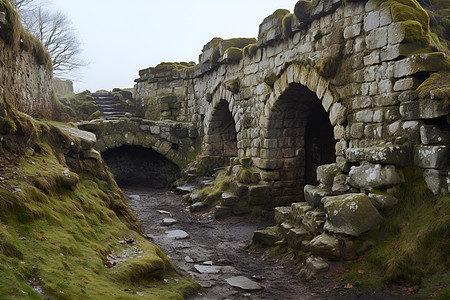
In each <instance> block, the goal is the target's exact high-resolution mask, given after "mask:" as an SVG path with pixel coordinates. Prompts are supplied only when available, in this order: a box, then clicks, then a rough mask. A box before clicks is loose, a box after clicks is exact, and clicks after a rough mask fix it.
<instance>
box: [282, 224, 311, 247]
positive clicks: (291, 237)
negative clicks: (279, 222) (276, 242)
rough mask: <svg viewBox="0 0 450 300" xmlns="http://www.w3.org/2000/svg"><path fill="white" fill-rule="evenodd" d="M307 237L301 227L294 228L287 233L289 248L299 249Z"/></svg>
mask: <svg viewBox="0 0 450 300" xmlns="http://www.w3.org/2000/svg"><path fill="white" fill-rule="evenodd" d="M308 236H309V233H308V232H307V231H306V230H305V229H304V228H301V227H294V228H291V229H290V230H289V232H288V233H287V242H288V245H289V248H292V249H301V247H302V241H303V240H304V239H305V238H306V237H308Z"/></svg>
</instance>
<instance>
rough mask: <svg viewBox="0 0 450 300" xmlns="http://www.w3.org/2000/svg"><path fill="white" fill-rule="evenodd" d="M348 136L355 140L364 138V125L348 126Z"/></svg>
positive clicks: (354, 124)
mask: <svg viewBox="0 0 450 300" xmlns="http://www.w3.org/2000/svg"><path fill="white" fill-rule="evenodd" d="M350 136H351V137H352V138H355V139H361V138H362V137H363V136H364V124H363V123H353V124H352V125H351V126H350Z"/></svg>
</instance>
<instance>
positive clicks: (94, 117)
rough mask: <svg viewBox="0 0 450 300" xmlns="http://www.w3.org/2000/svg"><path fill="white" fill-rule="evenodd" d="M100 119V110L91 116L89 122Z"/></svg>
mask: <svg viewBox="0 0 450 300" xmlns="http://www.w3.org/2000/svg"><path fill="white" fill-rule="evenodd" d="M98 118H100V111H99V110H97V111H96V112H94V113H93V114H91V115H90V116H89V118H88V120H89V121H92V120H96V119H98Z"/></svg>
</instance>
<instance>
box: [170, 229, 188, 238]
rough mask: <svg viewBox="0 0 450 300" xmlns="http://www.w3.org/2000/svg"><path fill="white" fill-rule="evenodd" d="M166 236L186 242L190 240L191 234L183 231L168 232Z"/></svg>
mask: <svg viewBox="0 0 450 300" xmlns="http://www.w3.org/2000/svg"><path fill="white" fill-rule="evenodd" d="M166 236H167V237H168V238H170V239H175V240H184V239H188V238H190V236H189V234H188V233H187V232H185V231H183V230H171V231H166Z"/></svg>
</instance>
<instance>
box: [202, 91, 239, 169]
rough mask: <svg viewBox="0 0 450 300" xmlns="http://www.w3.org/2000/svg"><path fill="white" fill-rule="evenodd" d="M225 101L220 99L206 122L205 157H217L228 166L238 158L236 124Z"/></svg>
mask: <svg viewBox="0 0 450 300" xmlns="http://www.w3.org/2000/svg"><path fill="white" fill-rule="evenodd" d="M229 106H230V104H229V102H228V101H227V100H225V99H220V100H218V101H217V104H216V105H215V106H214V109H213V110H212V111H211V115H210V116H209V118H208V120H207V121H206V123H207V124H206V130H205V143H206V147H205V149H206V153H205V154H206V155H209V156H219V157H222V158H223V161H224V163H225V164H228V163H229V161H230V158H232V157H236V156H238V148H237V132H236V122H235V120H234V118H233V114H232V113H231V110H230V108H229Z"/></svg>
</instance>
